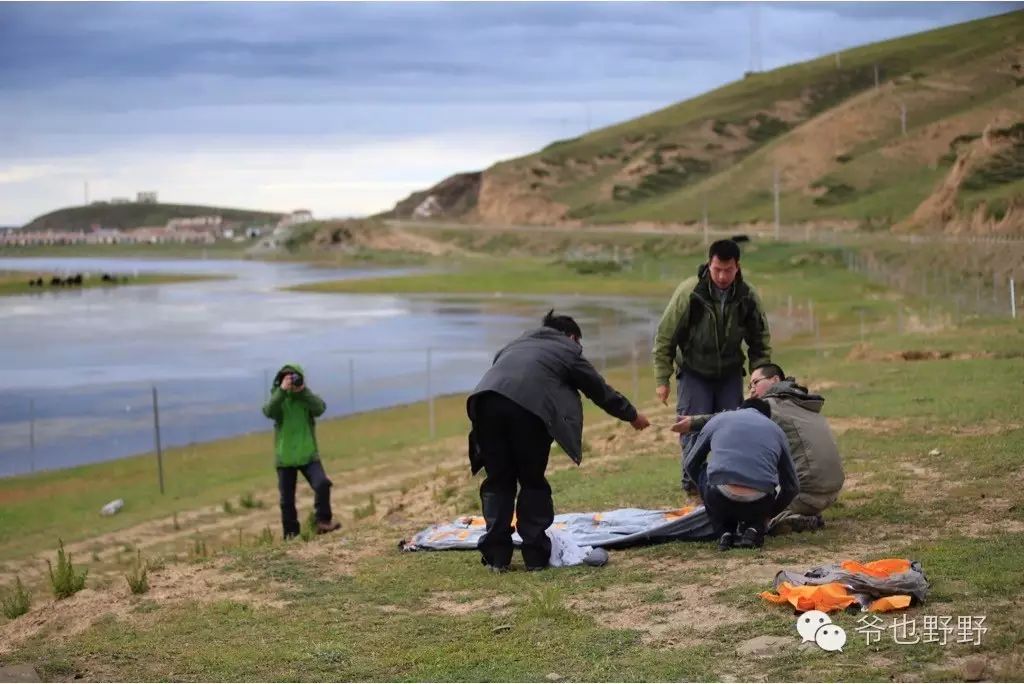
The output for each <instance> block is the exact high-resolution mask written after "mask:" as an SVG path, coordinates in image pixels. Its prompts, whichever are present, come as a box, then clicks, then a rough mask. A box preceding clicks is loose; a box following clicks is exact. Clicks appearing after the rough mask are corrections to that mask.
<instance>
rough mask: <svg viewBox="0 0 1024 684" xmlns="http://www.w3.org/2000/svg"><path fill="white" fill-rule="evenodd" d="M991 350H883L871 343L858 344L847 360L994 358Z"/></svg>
mask: <svg viewBox="0 0 1024 684" xmlns="http://www.w3.org/2000/svg"><path fill="white" fill-rule="evenodd" d="M992 358H995V355H994V354H992V353H991V352H977V351H975V352H952V351H945V350H941V349H903V350H899V351H882V350H881V349H876V348H874V347H873V346H872V345H871V344H870V343H867V342H863V343H861V344H858V345H856V346H855V347H854V348H853V349H851V350H850V353H849V354H847V355H846V360H847V361H969V360H972V359H992Z"/></svg>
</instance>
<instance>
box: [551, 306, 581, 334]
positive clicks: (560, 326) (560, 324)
mask: <svg viewBox="0 0 1024 684" xmlns="http://www.w3.org/2000/svg"><path fill="white" fill-rule="evenodd" d="M544 327H545V328H554V329H555V330H557V331H559V332H561V333H563V334H565V335H571V336H573V337H577V338H579V339H581V340H582V339H583V331H582V330H580V326H579V325H578V324H577V323H576V321H574V320H573V319H572V317H571V316H556V315H555V310H554V309H552V310H551V311H548V313H547V315H546V316H544Z"/></svg>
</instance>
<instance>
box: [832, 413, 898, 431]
mask: <svg viewBox="0 0 1024 684" xmlns="http://www.w3.org/2000/svg"><path fill="white" fill-rule="evenodd" d="M828 424H829V427H831V428H832V432H834V433H835V434H836V435H841V434H843V433H844V432H847V431H849V430H863V431H865V432H871V433H875V434H886V433H891V432H897V431H899V430H903V429H905V428H906V427H907V421H905V420H903V419H900V418H869V417H864V416H850V417H845V418H835V417H830V418H829V419H828Z"/></svg>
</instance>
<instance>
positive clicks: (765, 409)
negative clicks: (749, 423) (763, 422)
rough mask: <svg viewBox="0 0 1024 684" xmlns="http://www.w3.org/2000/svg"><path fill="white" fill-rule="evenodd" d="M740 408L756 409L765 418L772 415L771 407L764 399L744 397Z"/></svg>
mask: <svg viewBox="0 0 1024 684" xmlns="http://www.w3.org/2000/svg"><path fill="white" fill-rule="evenodd" d="M740 408H741V409H745V408H752V409H757V410H758V411H760V412H761V414H762V415H763V416H764V417H765V418H771V417H772V407H771V405H770V404H769V403H768V402H767V401H765V400H764V399H744V400H743V403H742V404H740Z"/></svg>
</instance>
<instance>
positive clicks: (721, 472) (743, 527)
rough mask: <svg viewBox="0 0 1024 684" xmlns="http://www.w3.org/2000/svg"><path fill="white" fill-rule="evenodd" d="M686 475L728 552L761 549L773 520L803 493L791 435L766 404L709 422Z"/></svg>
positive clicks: (753, 403)
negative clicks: (693, 483)
mask: <svg viewBox="0 0 1024 684" xmlns="http://www.w3.org/2000/svg"><path fill="white" fill-rule="evenodd" d="M686 471H687V473H688V474H689V475H690V477H691V478H693V481H694V482H696V483H697V485H698V486H699V487H700V493H701V498H702V499H703V500H704V506H705V507H706V508H707V512H708V515H709V516H710V517H711V520H712V521H713V522H714V523H715V527H716V528H717V529H718V532H719V533H720V534H721V537H720V538H719V540H718V548H719V549H720V550H722V551H728V550H729V549H731V548H732V547H733V546H737V547H739V548H759V547H760V546H761V545H762V544H764V531H765V526H766V524H767V522H768V520H769V519H771V518H773V517H774V516H776V515H778V514H779V513H780V512H782V511H783V510H784V509H785V508H786V506H788V505H789V502H790V501H792V500H793V497H794V496H796V495H797V493H798V492H799V491H800V485H799V482H798V480H797V477H796V470H795V469H794V468H793V459H792V458H790V455H789V443H788V441H787V440H786V433H784V432H783V431H782V428H780V427H779V426H778V425H776V424H775V423H774V422H772V420H771V407H769V405H768V402H766V401H765V400H763V399H747V400H746V401H744V402H743V403H742V404H740V408H738V409H737V410H735V411H725V412H724V413H719V414H718V415H716V416H714V417H713V418H712V419H711V420H709V421H708V423H707V425H705V426H704V429H703V430H701V431H700V434H699V435H697V439H696V441H694V443H693V448H692V450H691V451H690V454H689V455H688V456H687V458H686ZM776 488H778V493H776Z"/></svg>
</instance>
